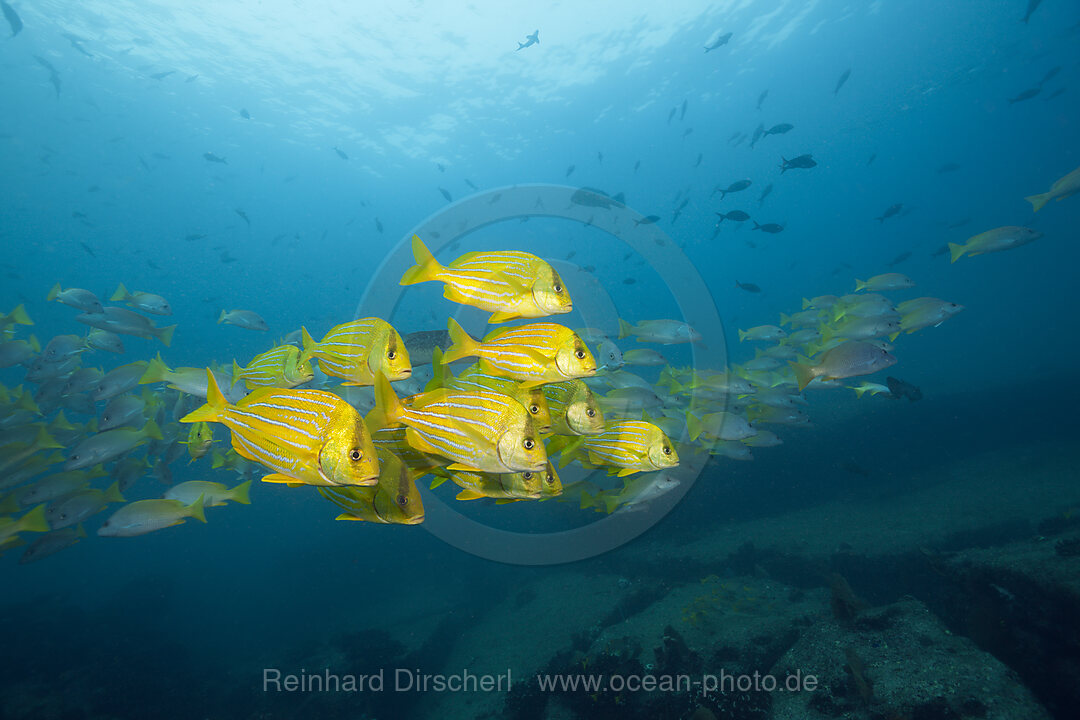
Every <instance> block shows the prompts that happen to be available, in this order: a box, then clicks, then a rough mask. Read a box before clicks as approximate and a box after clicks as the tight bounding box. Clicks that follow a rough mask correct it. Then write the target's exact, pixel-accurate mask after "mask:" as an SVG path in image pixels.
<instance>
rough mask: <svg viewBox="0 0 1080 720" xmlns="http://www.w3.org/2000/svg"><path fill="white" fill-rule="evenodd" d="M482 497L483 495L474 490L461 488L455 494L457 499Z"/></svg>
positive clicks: (477, 498)
mask: <svg viewBox="0 0 1080 720" xmlns="http://www.w3.org/2000/svg"><path fill="white" fill-rule="evenodd" d="M482 497H484V496H483V495H481V494H480V493H478V492H476V491H475V490H462V491H461V492H459V493H458V494H457V499H458V500H479V499H480V498H482Z"/></svg>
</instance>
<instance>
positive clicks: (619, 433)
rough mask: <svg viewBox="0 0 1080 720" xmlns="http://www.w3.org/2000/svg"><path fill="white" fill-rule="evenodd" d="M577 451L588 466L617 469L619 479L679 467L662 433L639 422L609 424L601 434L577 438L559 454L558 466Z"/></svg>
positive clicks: (650, 424) (677, 458) (672, 450)
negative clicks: (583, 456) (583, 455)
mask: <svg viewBox="0 0 1080 720" xmlns="http://www.w3.org/2000/svg"><path fill="white" fill-rule="evenodd" d="M580 452H584V453H585V455H586V458H587V460H588V463H587V464H588V465H591V466H596V467H599V466H604V465H606V466H609V467H612V468H617V469H618V470H617V472H616V473H615V474H617V475H618V476H619V477H625V476H626V475H633V474H634V473H636V472H652V471H654V470H663V469H664V468H670V467H675V466H676V465H678V464H679V454H678V453H677V452H676V451H675V447H674V445H673V444H672V442H671V440H669V439H668V436H667V435H666V434H665V433H664V431H663V430H661V429H660V428H658V427H657V426H656V425H653V424H652V423H647V422H641V421H640V420H620V421H617V422H609V423H607V425H606V426H605V427H604V430H603V432H601V433H598V434H596V435H584V436H582V437H580V438H577V439H576V441H573V442H572V443H571V445H570V446H569V447H567V449H566V450H564V451H563V454H562V456H561V457H560V458H559V467H563V466H564V465H566V464H567V463H569V462H570V461H571V460H573V459H574V457H575V456H576V455H578V454H579V453H580Z"/></svg>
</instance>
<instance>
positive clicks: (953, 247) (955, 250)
mask: <svg viewBox="0 0 1080 720" xmlns="http://www.w3.org/2000/svg"><path fill="white" fill-rule="evenodd" d="M965 252H967V248H966V247H964V246H963V245H960V244H959V243H949V254H950V255H951V256H952V260H951V261H950V262H956V261H957V260H959V259H960V256H961V255H963V254H964V253H965Z"/></svg>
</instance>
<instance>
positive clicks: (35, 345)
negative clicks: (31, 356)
mask: <svg viewBox="0 0 1080 720" xmlns="http://www.w3.org/2000/svg"><path fill="white" fill-rule="evenodd" d="M28 342H29V343H30V348H31V349H32V350H33V351H34V352H36V353H39V352H41V343H40V342H38V339H37V336H36V335H31V336H30V339H29V340H28Z"/></svg>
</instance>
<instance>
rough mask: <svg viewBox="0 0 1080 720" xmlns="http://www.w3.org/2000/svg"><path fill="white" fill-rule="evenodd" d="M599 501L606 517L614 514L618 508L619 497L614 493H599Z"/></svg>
mask: <svg viewBox="0 0 1080 720" xmlns="http://www.w3.org/2000/svg"><path fill="white" fill-rule="evenodd" d="M600 501H601V502H603V503H604V512H606V513H607V514H608V515H610V514H611V513H613V512H615V508H617V507H619V496H618V495H617V494H615V493H605V492H602V493H600Z"/></svg>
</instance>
